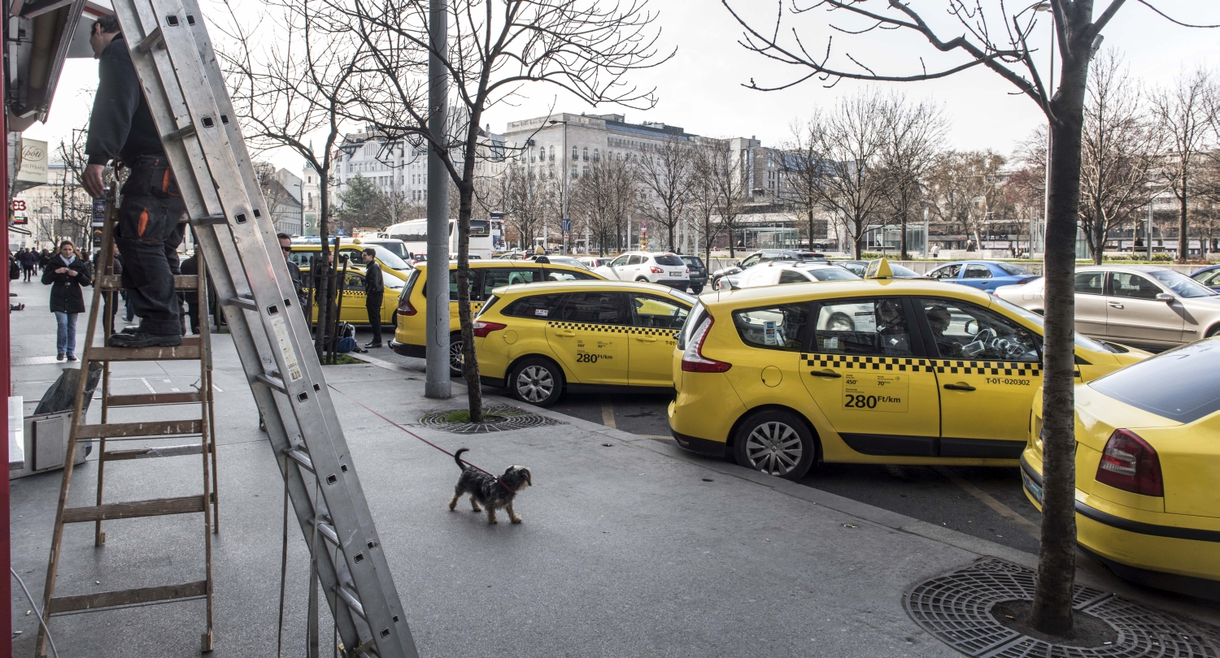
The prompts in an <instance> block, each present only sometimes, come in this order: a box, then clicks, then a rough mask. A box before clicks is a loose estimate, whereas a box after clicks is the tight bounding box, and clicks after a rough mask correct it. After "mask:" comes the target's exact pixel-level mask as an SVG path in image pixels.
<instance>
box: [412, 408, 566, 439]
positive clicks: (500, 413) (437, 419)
mask: <svg viewBox="0 0 1220 658" xmlns="http://www.w3.org/2000/svg"><path fill="white" fill-rule="evenodd" d="M454 411H455V410H450V411H434V412H432V413H429V414H426V415H424V417H423V418H420V419H419V424H420V425H423V426H425V427H431V428H433V429H438V430H443V431H445V432H452V433H454V434H485V433H488V432H509V431H512V430H523V429H529V428H531V427H543V426H546V425H562V424H563V423H562V422H560V421H558V420H555V419H553V418H548V417H546V416H540V415H538V414H535V413H530V412H528V411H525V410H524V409H518V408H517V407H514V406H512V405H507V404H503V405H498V406H494V407H488V408H487V409H485V410H484V411H483V418H484V419H485V422H482V423H460V422H459V423H455V422H452V421H450V420H449V416H450V415H451V414H452V413H453V412H454Z"/></svg>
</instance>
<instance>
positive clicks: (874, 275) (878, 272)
mask: <svg viewBox="0 0 1220 658" xmlns="http://www.w3.org/2000/svg"><path fill="white" fill-rule="evenodd" d="M864 278H866V279H892V278H894V270H892V269H891V268H890V261H889V259H888V258H878V259H877V260H874V261H869V263H868V269H866V270H864Z"/></svg>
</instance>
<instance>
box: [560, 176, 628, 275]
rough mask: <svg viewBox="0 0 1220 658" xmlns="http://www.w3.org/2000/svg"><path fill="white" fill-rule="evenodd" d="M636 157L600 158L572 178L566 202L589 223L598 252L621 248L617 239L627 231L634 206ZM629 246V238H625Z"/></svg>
mask: <svg viewBox="0 0 1220 658" xmlns="http://www.w3.org/2000/svg"><path fill="white" fill-rule="evenodd" d="M635 160H636V157H635V156H630V157H626V158H623V159H622V160H619V159H616V158H604V159H602V160H600V161H598V162H594V163H592V165H591V166H590V167H589V173H587V174H584V175H583V176H581V177H580V178H578V179H576V184H575V185H572V186H571V187H569V192H568V193H569V194H570V195H571V197H570V199H569V201H568V203H569V204H570V205H571V207H572V208H573V209H575V210H576V212H577V213H578V214H582V215H584V216H585V217H587V218H588V220H589V229H590V230H591V231H592V233H593V236H594V237H596V238H597V242H598V245H599V247H600V249H599V250H600V253H601V254H602V255H605V253H606V247H607V246H608V245H612V246H613V247H614V248H615V249H618V248H619V247H620V246H621V243H620V238H622V236H623V234H624V232H625V231H626V230H627V226H628V224H627V222H628V220H629V219H630V218H631V213H632V211H633V210H635V208H636V205H637V198H638V196H637V195H638V193H639V168H638V165H637V163H636V162H635ZM627 242H628V244H630V242H631V236H627Z"/></svg>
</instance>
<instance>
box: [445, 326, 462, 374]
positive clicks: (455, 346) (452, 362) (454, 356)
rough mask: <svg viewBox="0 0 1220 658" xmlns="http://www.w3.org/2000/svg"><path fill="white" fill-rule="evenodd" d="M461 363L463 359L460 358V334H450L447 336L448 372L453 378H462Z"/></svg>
mask: <svg viewBox="0 0 1220 658" xmlns="http://www.w3.org/2000/svg"><path fill="white" fill-rule="evenodd" d="M463 362H465V359H464V358H463V357H462V334H461V333H455V334H451V335H450V336H449V372H450V373H451V374H452V375H453V376H454V377H461V376H462V363H463Z"/></svg>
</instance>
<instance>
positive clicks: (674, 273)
mask: <svg viewBox="0 0 1220 658" xmlns="http://www.w3.org/2000/svg"><path fill="white" fill-rule="evenodd" d="M669 274H670V276H682V274H683V273H682V272H670V273H669Z"/></svg>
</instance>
